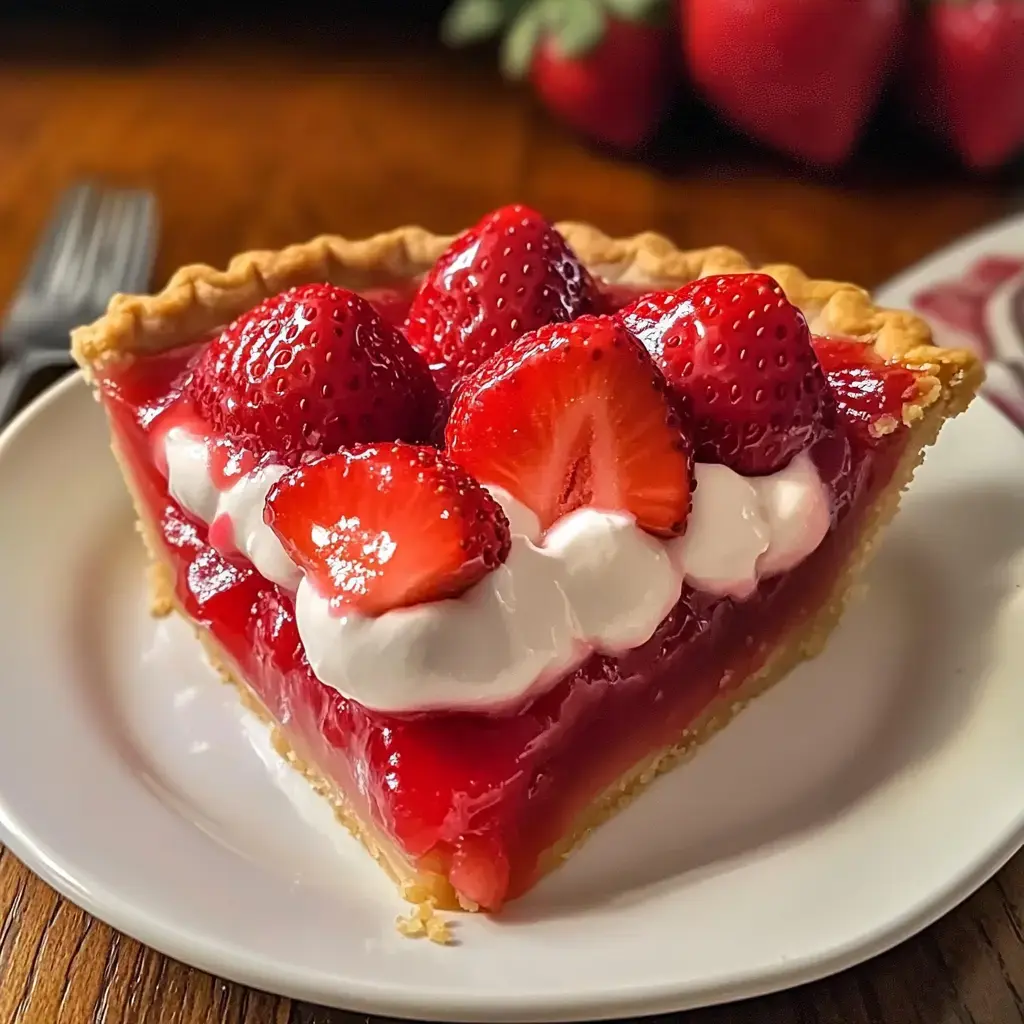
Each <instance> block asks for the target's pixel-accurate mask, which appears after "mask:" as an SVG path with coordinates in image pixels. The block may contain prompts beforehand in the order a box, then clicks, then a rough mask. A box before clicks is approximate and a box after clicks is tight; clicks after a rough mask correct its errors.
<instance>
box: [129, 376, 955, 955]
mask: <svg viewBox="0 0 1024 1024" xmlns="http://www.w3.org/2000/svg"><path fill="white" fill-rule="evenodd" d="M971 390H972V391H973V389H971ZM965 391H966V389H965V388H962V387H961V388H958V389H956V391H955V393H954V394H950V393H949V392H947V393H946V395H945V396H943V397H944V398H945V399H946V401H941V400H940V401H937V402H935V403H934V404H933V405H932V406H931V407H930V408H929V409H928V410H927V411H926V412H925V414H924V415H923V416H922V417H921V418H920V419H919V420H918V421H917V422H915V423H914V425H913V426H912V427H911V428H909V431H910V434H909V437H908V439H907V450H906V451H905V453H904V454H903V456H902V457H901V458H900V460H899V461H898V462H897V465H896V469H895V471H894V473H893V476H892V479H891V481H890V483H889V484H888V486H887V487H886V488H885V489H884V490H883V492H882V493H881V494H880V495H879V497H878V499H877V500H876V502H875V504H874V505H873V506H872V508H871V509H869V511H868V513H867V515H866V517H865V521H864V523H863V524H862V527H861V532H860V540H859V542H858V543H857V545H856V547H855V549H854V551H853V553H852V555H851V556H850V558H849V559H848V561H847V563H846V565H845V567H844V569H843V571H842V572H841V573H840V575H839V576H838V577H837V579H836V581H835V584H834V586H833V588H832V592H831V594H830V595H829V597H828V598H827V599H826V600H825V601H824V602H823V603H822V605H821V607H820V608H819V609H818V611H817V612H816V614H815V615H814V616H813V617H812V618H810V619H809V620H808V621H805V622H804V623H802V624H798V625H797V626H796V627H794V628H793V629H792V630H791V631H790V633H789V635H788V636H787V637H786V638H785V640H784V642H783V643H781V644H780V645H779V646H778V648H777V649H776V650H775V652H774V654H773V655H772V656H771V657H770V658H769V660H768V661H767V662H766V663H765V664H764V665H763V666H762V667H761V669H760V671H758V672H757V673H756V674H755V675H753V676H751V677H750V678H748V679H747V680H746V681H745V682H744V683H743V684H742V685H741V686H740V687H739V688H738V689H736V690H733V691H731V692H729V693H728V694H723V695H722V697H721V698H720V699H718V700H716V701H714V702H713V703H712V704H711V705H709V706H708V707H707V708H706V709H705V711H704V712H703V713H702V714H701V716H700V718H699V719H697V720H696V721H695V722H693V723H692V724H691V725H690V726H689V727H688V728H687V729H686V731H685V732H684V733H683V734H682V735H681V736H680V737H679V739H678V740H677V741H676V742H675V743H673V744H672V745H671V746H668V747H665V748H663V749H661V750H658V751H655V752H654V753H653V754H650V755H648V756H647V757H645V758H643V759H642V760H640V761H639V762H637V763H636V764H634V765H633V766H632V767H631V768H630V769H629V770H627V771H626V772H625V773H623V775H621V776H620V777H619V779H618V780H617V781H616V782H615V783H613V784H612V785H611V786H609V787H608V788H607V789H606V790H605V791H604V792H603V793H601V794H600V795H599V796H598V797H596V798H595V799H594V800H593V801H591V803H590V804H589V805H588V806H587V807H586V808H585V809H584V811H583V812H582V813H581V814H580V815H579V816H578V818H577V819H576V821H575V823H574V825H573V826H572V828H571V829H569V830H568V831H567V832H566V834H565V836H564V837H563V839H562V840H561V841H559V842H558V843H557V844H555V845H554V846H553V847H551V848H549V849H548V851H547V852H546V853H545V854H544V855H543V857H542V859H541V862H540V864H539V866H538V872H537V878H538V879H539V878H541V877H543V876H544V875H546V874H548V873H549V872H551V871H553V870H554V869H556V868H557V867H558V866H559V865H561V864H562V863H563V862H564V861H565V860H566V859H568V858H569V857H570V856H571V855H572V853H574V852H575V850H577V849H578V848H579V847H580V846H581V845H582V844H583V843H584V842H586V840H587V839H588V838H589V837H590V835H591V834H592V833H593V832H594V831H595V830H596V829H597V828H598V827H599V826H601V825H602V824H604V823H605V822H606V821H608V820H609V819H610V818H612V817H614V816H615V815H616V814H618V813H619V812H620V811H622V810H624V809H625V808H626V807H627V806H629V804H630V803H631V802H632V801H633V800H634V799H635V798H636V797H638V796H639V795H640V794H641V793H642V792H643V791H644V790H645V789H647V787H648V786H650V785H651V783H652V782H654V780H655V779H657V778H658V776H660V775H663V774H665V773H666V772H668V771H671V770H672V769H673V768H675V767H676V766H678V765H680V764H682V763H684V762H685V761H687V760H688V759H689V758H690V757H692V756H693V755H694V754H695V753H696V752H697V750H698V749H699V748H700V747H701V746H702V744H704V743H706V742H707V741H708V740H709V739H711V738H712V737H713V736H714V735H715V734H716V733H717V732H718V731H719V730H720V729H722V728H724V727H725V726H726V725H727V724H728V723H729V722H730V721H731V720H732V719H733V717H734V716H735V715H737V714H738V713H739V712H740V711H742V710H743V709H744V708H745V707H747V706H748V705H749V704H750V702H751V701H753V700H754V699H755V698H756V697H758V696H759V695H761V694H762V693H765V692H767V691H768V690H769V689H771V687H772V686H774V685H775V683H777V682H779V681H781V680H782V679H783V678H785V677H786V676H787V675H788V674H789V673H790V672H791V671H792V670H793V669H794V668H795V667H796V666H797V665H798V664H799V663H800V662H801V661H804V660H806V659H808V658H813V657H815V656H816V655H817V654H819V653H820V652H821V650H822V649H823V648H824V646H825V643H826V641H827V639H828V637H829V634H830V633H831V632H832V629H833V628H834V626H835V625H836V623H837V622H838V620H839V618H840V617H841V615H842V613H843V610H844V608H845V606H846V604H847V602H848V601H849V599H850V598H851V596H852V595H853V593H855V592H856V590H857V587H856V581H857V580H858V578H859V576H860V574H861V572H862V570H863V569H864V567H865V565H866V564H867V562H868V560H869V559H870V557H871V554H872V552H873V549H874V546H875V542H876V540H877V538H878V536H879V534H880V533H881V531H882V529H883V528H884V527H885V526H886V525H887V524H888V522H889V521H890V520H891V519H892V518H893V516H894V515H895V513H896V510H897V508H898V507H899V502H900V498H901V496H902V493H903V491H904V490H905V489H906V487H907V486H908V485H909V483H910V482H911V479H912V477H913V475H914V472H915V470H916V469H917V467H918V466H919V465H920V464H921V462H922V460H923V459H924V455H925V451H926V449H927V448H928V447H929V446H930V445H931V444H933V443H934V441H935V439H936V437H937V436H938V433H939V430H940V429H941V427H942V424H943V422H945V420H946V419H947V418H949V417H950V416H952V415H956V414H957V413H959V412H960V411H962V409H963V408H965V407H966V405H967V402H968V401H969V399H970V397H971V396H970V395H969V394H965V393H964V392H965ZM114 451H115V455H116V456H118V461H119V462H120V463H121V465H122V469H123V470H124V471H125V479H126V481H128V482H129V485H131V481H132V477H131V474H130V472H128V469H127V463H126V461H125V460H123V459H121V458H120V455H119V453H118V451H117V446H116V442H115V445H114ZM132 497H133V499H136V500H135V506H136V509H137V510H141V509H142V505H141V503H140V502H139V501H138V500H137V496H136V495H135V494H134V492H133V494H132ZM139 529H140V531H141V533H142V535H143V539H144V540H145V542H146V547H147V549H148V551H149V553H150V557H151V559H152V563H151V567H150V574H149V580H150V596H151V609H152V611H153V614H154V615H161V616H162V615H167V614H169V613H170V612H172V611H177V612H179V613H180V614H182V615H184V617H185V618H186V621H189V622H190V624H191V625H192V626H193V628H195V630H196V633H197V636H198V638H199V640H200V642H201V644H202V646H203V648H204V650H205V652H206V654H207V657H208V659H209V661H210V663H211V664H212V666H213V667H214V669H215V670H216V671H217V672H218V673H219V674H220V676H221V677H222V678H223V679H224V681H226V682H229V683H231V684H233V685H234V686H235V687H236V688H237V689H238V691H239V693H240V695H241V699H242V701H243V703H244V704H245V705H246V706H247V707H248V708H249V709H250V710H252V711H253V712H254V713H255V714H257V715H258V716H259V717H260V718H262V719H263V720H264V721H266V722H267V723H268V724H269V725H270V727H271V730H272V737H273V744H274V747H275V749H276V750H277V752H278V753H279V754H280V755H281V756H282V757H283V758H284V759H285V760H286V761H287V762H288V763H289V764H290V765H291V766H292V767H293V768H295V769H296V770H297V771H299V772H301V773H302V774H303V775H304V776H305V777H306V779H307V780H308V781H309V783H310V785H311V786H312V787H313V789H314V790H315V791H316V792H317V793H318V794H320V795H321V796H323V797H325V798H326V799H327V800H328V801H329V802H330V803H331V805H332V807H333V808H334V812H335V815H336V816H337V818H338V820H339V821H340V822H341V823H342V824H343V825H344V826H345V827H346V828H347V829H348V830H349V832H351V833H352V835H354V836H355V837H356V838H357V839H358V840H359V841H360V842H361V843H362V844H363V846H364V847H365V848H366V850H367V852H368V853H369V854H370V855H371V856H372V857H373V858H374V859H375V860H376V861H377V862H378V863H379V864H380V865H381V867H383V868H384V869H385V870H386V871H387V873H388V874H389V875H390V876H391V878H392V879H393V880H394V881H395V883H396V884H397V886H398V889H399V892H400V893H401V895H402V897H403V898H404V899H406V900H407V901H408V902H410V903H412V904H415V905H416V911H415V912H414V913H413V914H411V915H410V916H409V917H407V918H399V920H398V926H399V930H400V931H402V932H403V933H404V934H408V935H416V936H419V935H423V936H426V937H428V938H430V939H432V940H433V941H435V942H441V943H446V942H449V941H450V940H451V934H450V932H449V930H448V926H447V924H446V923H445V922H444V921H442V920H441V919H440V918H437V917H435V916H434V910H435V909H442V910H464V911H476V910H478V909H479V908H478V907H476V906H475V905H467V904H466V903H465V902H462V901H460V900H459V898H458V896H457V894H456V892H455V890H454V889H453V888H452V886H451V885H450V883H449V882H448V880H447V878H445V877H444V876H443V875H441V874H438V873H436V872H430V871H424V870H420V869H417V868H416V867H414V866H413V865H411V864H410V863H409V862H408V860H407V859H406V858H405V857H404V856H403V855H402V854H401V853H400V852H399V851H398V850H397V849H396V848H395V847H394V845H393V844H392V843H391V842H389V841H388V840H387V838H386V837H384V836H382V835H381V834H380V833H379V832H378V831H377V830H376V829H375V828H374V827H373V826H372V825H371V824H370V823H368V822H366V821H364V820H363V818H362V816H361V815H359V814H358V813H357V812H356V811H355V810H354V809H353V807H352V805H351V803H350V802H349V801H348V800H347V798H346V797H345V795H344V794H343V793H342V792H341V791H340V790H339V789H338V788H337V787H336V786H335V785H334V784H333V783H332V782H331V781H330V780H329V779H328V778H327V777H326V776H325V775H324V774H323V773H321V772H320V770H319V769H318V767H317V765H316V764H315V762H314V761H313V760H312V759H309V758H307V757H305V756H304V754H303V752H302V751H301V750H297V749H295V748H293V746H292V745H291V743H290V741H289V739H288V737H287V736H286V735H285V734H284V732H283V730H282V729H280V727H278V726H277V724H276V723H275V722H274V720H273V718H272V716H271V715H270V713H269V712H268V711H267V709H266V708H265V707H264V705H263V703H262V701H261V700H260V699H259V698H258V697H257V696H256V694H255V693H254V692H253V691H252V690H251V689H250V687H249V686H248V685H247V684H246V683H245V681H244V676H243V674H242V673H241V672H240V671H239V670H238V669H237V667H236V666H235V665H234V664H233V661H232V659H231V658H230V657H229V656H228V655H227V654H226V652H225V651H224V650H223V649H222V648H221V647H220V645H219V644H218V643H217V641H216V640H215V639H214V638H213V636H212V634H210V633H209V632H208V631H207V630H205V629H203V628H202V627H198V626H196V624H195V623H194V622H192V620H191V618H190V617H189V616H188V615H187V614H186V613H185V612H184V611H183V609H182V608H181V606H180V604H179V602H178V600H177V598H176V596H175V592H174V583H173V580H174V575H173V573H172V571H171V569H170V567H169V565H167V564H166V562H164V561H163V560H162V559H161V557H160V555H159V552H160V551H161V548H162V545H161V543H160V541H159V538H158V536H157V535H156V533H155V532H154V531H153V530H152V528H151V527H150V526H149V525H148V521H147V519H146V517H145V516H144V515H142V514H141V513H140V518H139Z"/></svg>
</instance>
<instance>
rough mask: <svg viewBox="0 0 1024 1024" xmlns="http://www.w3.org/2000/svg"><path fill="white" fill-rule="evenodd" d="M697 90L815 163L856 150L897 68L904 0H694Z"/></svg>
mask: <svg viewBox="0 0 1024 1024" xmlns="http://www.w3.org/2000/svg"><path fill="white" fill-rule="evenodd" d="M679 14H680V19H679V20H680V29H681V32H682V41H683V52H684V54H685V56H686V63H687V66H688V68H689V70H690V74H691V76H692V78H693V80H694V82H695V83H696V85H697V87H698V88H699V89H700V91H701V92H702V93H703V95H704V96H705V97H706V98H707V100H708V101H709V102H710V103H711V105H712V106H713V107H715V109H716V110H718V111H719V112H720V113H721V114H722V116H723V117H724V118H725V119H726V120H727V121H729V122H731V123H732V124H734V125H735V126H736V127H737V128H739V129H740V130H742V131H743V132H745V133H746V134H747V135H749V136H751V137H752V138H754V139H756V140H758V141H761V142H765V143H767V144H768V145H770V146H773V147H774V148H776V149H779V150H781V151H782V152H784V153H788V154H790V155H791V156H794V157H798V158H800V159H802V160H806V161H808V162H810V163H816V164H823V165H830V164H838V163H841V162H842V161H844V160H845V159H846V158H847V157H848V156H849V155H850V153H851V152H852V151H853V148H854V146H855V145H856V144H857V140H858V138H859V136H860V133H861V130H862V128H863V127H864V123H865V122H866V121H867V119H868V116H869V115H870V114H871V111H872V109H873V108H874V106H875V103H876V102H877V100H878V97H879V95H880V93H881V91H882V86H883V84H884V83H885V80H886V78H887V77H888V75H889V72H890V71H891V69H892V67H893V64H894V61H895V58H896V53H897V43H898V39H899V37H900V34H901V30H902V27H903V17H904V3H903V0H684V2H682V3H680V4H679Z"/></svg>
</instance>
